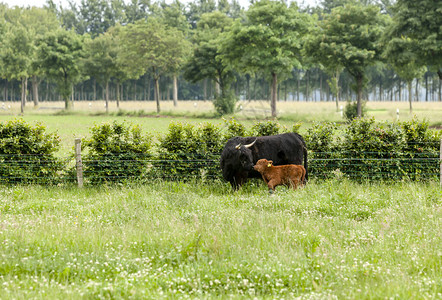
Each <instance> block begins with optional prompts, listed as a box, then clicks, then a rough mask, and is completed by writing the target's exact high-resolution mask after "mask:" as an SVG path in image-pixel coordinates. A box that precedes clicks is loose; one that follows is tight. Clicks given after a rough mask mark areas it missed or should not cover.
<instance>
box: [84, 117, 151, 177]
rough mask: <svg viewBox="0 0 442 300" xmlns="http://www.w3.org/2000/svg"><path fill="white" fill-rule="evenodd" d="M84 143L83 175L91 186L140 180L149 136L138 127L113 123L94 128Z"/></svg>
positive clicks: (148, 149) (147, 150)
mask: <svg viewBox="0 0 442 300" xmlns="http://www.w3.org/2000/svg"><path fill="white" fill-rule="evenodd" d="M91 133H92V136H91V138H90V139H87V140H84V141H83V145H84V149H85V152H86V154H85V155H84V156H83V163H84V176H85V178H86V179H87V180H88V181H89V182H90V183H92V184H98V183H103V182H125V181H127V180H133V179H140V178H142V177H143V176H144V175H145V174H146V172H147V166H148V163H149V158H150V157H151V154H150V149H151V146H152V141H151V137H150V136H148V135H143V134H142V132H141V129H140V127H139V126H138V125H130V124H126V123H124V122H123V123H118V122H116V121H115V122H113V123H112V124H109V123H104V124H100V125H95V126H93V127H92V128H91Z"/></svg>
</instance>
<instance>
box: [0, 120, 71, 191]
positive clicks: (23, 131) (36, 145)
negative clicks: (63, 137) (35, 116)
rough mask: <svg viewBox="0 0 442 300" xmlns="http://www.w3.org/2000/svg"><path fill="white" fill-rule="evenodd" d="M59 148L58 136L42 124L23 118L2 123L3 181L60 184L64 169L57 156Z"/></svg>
mask: <svg viewBox="0 0 442 300" xmlns="http://www.w3.org/2000/svg"><path fill="white" fill-rule="evenodd" d="M59 148H60V139H59V137H58V135H57V134H56V133H47V132H46V127H45V126H43V125H42V124H40V123H37V124H35V125H34V126H32V125H30V124H28V123H26V122H25V121H24V120H21V119H19V120H13V121H7V122H4V123H3V122H2V123H0V165H1V166H2V167H1V168H0V182H1V183H41V184H55V183H58V182H59V178H60V176H59V175H60V172H61V171H62V169H63V164H62V162H61V160H60V159H59V158H57V157H55V153H56V152H57V151H58V150H59Z"/></svg>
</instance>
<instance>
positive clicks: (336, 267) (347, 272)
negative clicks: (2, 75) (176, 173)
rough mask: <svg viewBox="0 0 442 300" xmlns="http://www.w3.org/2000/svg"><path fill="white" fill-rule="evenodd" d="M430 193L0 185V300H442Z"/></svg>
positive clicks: (413, 187) (436, 200)
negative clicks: (111, 299)
mask: <svg viewBox="0 0 442 300" xmlns="http://www.w3.org/2000/svg"><path fill="white" fill-rule="evenodd" d="M441 223H442V190H441V188H440V187H439V184H438V183H436V182H432V183H426V184H425V183H397V184H393V185H387V184H363V185H360V184H355V183H351V182H347V181H329V182H321V183H314V182H312V183H309V184H308V185H307V186H306V187H305V188H303V189H301V190H298V191H290V190H287V189H285V188H283V187H281V188H280V189H278V190H277V192H276V194H275V195H273V196H269V194H268V192H267V189H266V187H265V186H264V185H262V184H261V183H256V182H252V183H250V184H249V185H248V186H246V187H245V188H243V189H242V190H241V191H239V192H237V193H233V192H231V190H230V187H229V186H228V185H226V184H224V183H211V184H202V183H198V184H186V183H179V182H157V183H153V184H150V185H136V186H129V187H127V186H126V187H100V188H85V189H82V190H78V189H77V188H74V187H71V188H66V187H65V188H57V187H52V188H51V187H50V188H48V187H39V186H22V187H20V186H19V187H2V188H1V189H0V295H1V297H0V298H2V299H12V298H16V299H22V298H26V299H30V298H37V299H62V298H64V299H79V298H85V299H97V298H104V299H108V298H116V299H119V298H133V299H140V298H147V299H158V298H181V297H183V298H187V297H190V298H211V299H212V298H230V297H232V298H250V297H251V298H253V297H257V298H260V299H273V298H294V297H299V298H300V299H324V298H325V299H344V298H345V299H384V298H391V299H430V298H439V299H440V298H442V236H441V233H442V229H441V228H442V224H441Z"/></svg>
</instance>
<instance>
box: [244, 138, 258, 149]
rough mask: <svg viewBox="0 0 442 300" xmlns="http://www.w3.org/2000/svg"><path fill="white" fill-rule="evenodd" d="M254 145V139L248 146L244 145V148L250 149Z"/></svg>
mask: <svg viewBox="0 0 442 300" xmlns="http://www.w3.org/2000/svg"><path fill="white" fill-rule="evenodd" d="M255 143H256V139H255V140H254V141H253V143H251V144H248V145H244V147H246V148H250V147H252V146H253V145H254V144H255Z"/></svg>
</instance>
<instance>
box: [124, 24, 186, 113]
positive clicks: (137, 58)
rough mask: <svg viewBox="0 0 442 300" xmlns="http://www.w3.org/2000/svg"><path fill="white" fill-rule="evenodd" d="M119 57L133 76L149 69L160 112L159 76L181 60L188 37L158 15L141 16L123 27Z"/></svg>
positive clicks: (135, 77)
mask: <svg viewBox="0 0 442 300" xmlns="http://www.w3.org/2000/svg"><path fill="white" fill-rule="evenodd" d="M120 42H121V45H120V53H119V56H118V60H119V61H120V62H119V63H120V65H122V66H124V70H125V72H126V73H127V74H128V76H129V77H130V78H134V79H138V78H139V77H140V76H142V75H144V74H145V73H146V72H150V73H151V75H152V77H153V78H154V81H155V99H156V102H157V113H160V94H159V80H160V77H161V76H162V75H164V74H167V73H169V72H172V71H173V70H175V69H176V67H177V65H179V64H180V63H181V61H182V59H183V58H182V54H183V52H185V51H183V49H182V47H183V45H185V38H184V35H183V33H182V32H181V31H179V30H177V29H176V28H167V27H166V25H164V24H163V23H162V22H160V21H159V20H158V19H157V18H154V17H150V18H148V19H147V20H139V21H137V22H136V23H134V24H129V25H127V26H125V27H124V28H123V30H122V31H121V40H120Z"/></svg>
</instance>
